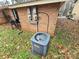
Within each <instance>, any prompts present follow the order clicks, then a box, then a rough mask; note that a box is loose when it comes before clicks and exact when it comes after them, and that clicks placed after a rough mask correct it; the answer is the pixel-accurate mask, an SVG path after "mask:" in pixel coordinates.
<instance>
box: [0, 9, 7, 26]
mask: <svg viewBox="0 0 79 59" xmlns="http://www.w3.org/2000/svg"><path fill="white" fill-rule="evenodd" d="M6 22H7V21H6V19H5V17H4V14H3V13H2V10H0V25H1V24H5V23H6Z"/></svg>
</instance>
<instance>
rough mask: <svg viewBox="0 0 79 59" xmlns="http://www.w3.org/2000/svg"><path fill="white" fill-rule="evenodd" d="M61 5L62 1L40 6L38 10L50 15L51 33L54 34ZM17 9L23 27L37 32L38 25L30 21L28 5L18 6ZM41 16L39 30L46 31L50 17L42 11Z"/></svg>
mask: <svg viewBox="0 0 79 59" xmlns="http://www.w3.org/2000/svg"><path fill="white" fill-rule="evenodd" d="M59 7H60V3H54V4H46V5H40V6H38V12H45V13H47V14H48V15H49V18H50V19H49V33H51V34H54V31H55V27H56V22H57V16H58V10H59V9H58V8H59ZM17 11H18V15H19V18H20V22H21V26H22V29H23V30H26V31H32V32H36V25H32V24H30V23H29V20H28V13H27V7H23V8H17ZM39 17H40V18H39V20H40V21H39V31H41V32H46V29H47V21H48V17H47V16H46V15H45V14H41V13H40V14H39Z"/></svg>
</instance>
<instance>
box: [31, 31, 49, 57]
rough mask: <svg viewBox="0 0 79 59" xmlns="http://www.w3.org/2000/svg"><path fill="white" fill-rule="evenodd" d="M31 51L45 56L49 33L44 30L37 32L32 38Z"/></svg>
mask: <svg viewBox="0 0 79 59" xmlns="http://www.w3.org/2000/svg"><path fill="white" fill-rule="evenodd" d="M31 40H32V52H33V53H37V54H40V55H42V56H45V55H46V53H47V48H48V43H49V40H50V35H49V34H48V33H44V32H37V33H36V34H35V35H34V36H33V37H32V38H31Z"/></svg>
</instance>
